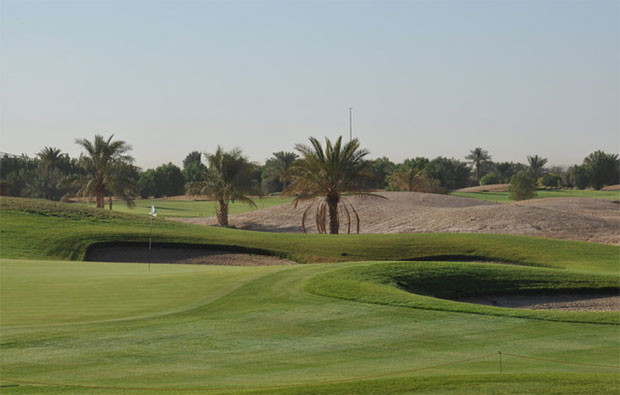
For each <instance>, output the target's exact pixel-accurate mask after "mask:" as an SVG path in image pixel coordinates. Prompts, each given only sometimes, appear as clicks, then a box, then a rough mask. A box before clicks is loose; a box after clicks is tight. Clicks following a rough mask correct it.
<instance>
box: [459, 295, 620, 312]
mask: <svg viewBox="0 0 620 395" xmlns="http://www.w3.org/2000/svg"><path fill="white" fill-rule="evenodd" d="M457 301H458V302H466V303H476V304H483V305H487V306H496V307H512V308H519V309H533V310H566V311H620V296H618V295H613V296H609V295H607V296H606V295H601V294H580V295H574V294H555V295H511V296H485V297H476V298H460V299H458V300H457Z"/></svg>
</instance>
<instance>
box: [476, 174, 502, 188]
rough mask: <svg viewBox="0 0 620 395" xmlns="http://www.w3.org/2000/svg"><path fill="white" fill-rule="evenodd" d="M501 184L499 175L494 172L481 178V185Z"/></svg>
mask: <svg viewBox="0 0 620 395" xmlns="http://www.w3.org/2000/svg"><path fill="white" fill-rule="evenodd" d="M492 184H499V177H498V176H497V175H496V174H494V173H489V174H487V175H486V176H484V177H482V178H481V179H480V185H492Z"/></svg>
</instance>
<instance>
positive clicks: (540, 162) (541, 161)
mask: <svg viewBox="0 0 620 395" xmlns="http://www.w3.org/2000/svg"><path fill="white" fill-rule="evenodd" d="M527 163H529V165H530V169H529V170H530V173H532V175H533V176H534V181H538V179H539V178H540V176H542V173H543V169H544V167H545V165H546V164H547V158H543V157H542V156H538V155H534V156H528V157H527Z"/></svg>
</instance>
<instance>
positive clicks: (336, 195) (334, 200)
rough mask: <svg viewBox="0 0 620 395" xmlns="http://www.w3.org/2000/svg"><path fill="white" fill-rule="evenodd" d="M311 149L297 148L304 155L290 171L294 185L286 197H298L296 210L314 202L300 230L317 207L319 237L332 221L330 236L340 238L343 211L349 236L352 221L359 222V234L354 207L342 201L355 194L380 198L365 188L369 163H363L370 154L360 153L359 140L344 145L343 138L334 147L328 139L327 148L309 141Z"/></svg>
mask: <svg viewBox="0 0 620 395" xmlns="http://www.w3.org/2000/svg"><path fill="white" fill-rule="evenodd" d="M310 143H311V145H310V146H307V145H303V144H297V145H296V146H295V149H296V150H297V151H299V153H300V154H301V156H302V157H301V159H300V160H298V161H297V162H295V164H294V165H293V166H292V167H291V170H292V176H291V179H292V183H291V185H290V187H289V188H288V189H287V191H286V194H287V195H289V196H295V201H294V203H295V206H297V205H298V204H299V203H300V202H302V201H307V200H312V203H311V204H310V205H308V207H307V208H306V210H305V211H304V213H303V215H302V219H301V226H302V228H303V230H304V232H305V231H306V227H305V221H306V217H307V215H308V213H309V211H310V209H311V208H312V207H313V206H314V205H315V203H317V198H320V199H319V200H318V204H317V206H316V217H315V218H316V226H317V229H318V231H319V233H327V226H326V225H327V224H326V222H327V220H328V219H329V233H331V234H337V233H338V232H339V229H340V211H339V208H340V209H342V212H344V214H345V215H346V218H347V221H348V225H347V233H351V217H352V215H353V216H354V217H355V220H356V222H357V233H359V228H360V226H359V224H360V221H359V215H358V213H357V211H356V210H355V207H353V205H351V204H350V203H349V204H347V203H345V202H343V201H342V200H341V197H342V195H343V194H345V193H346V194H355V195H362V196H375V197H382V196H379V195H373V194H370V193H368V192H366V191H367V189H366V188H365V186H364V181H365V178H367V177H368V176H369V175H368V173H367V170H368V166H369V163H370V162H368V161H365V160H364V157H365V156H366V155H368V151H367V150H365V149H360V148H359V147H360V143H359V140H358V139H353V140H351V141H349V142H348V143H346V144H344V145H343V144H342V136H340V137H339V138H338V140H336V142H335V143H334V144H332V142H331V141H330V140H329V139H328V138H325V148H323V146H322V145H321V143H320V142H319V140H317V139H316V138H314V137H310Z"/></svg>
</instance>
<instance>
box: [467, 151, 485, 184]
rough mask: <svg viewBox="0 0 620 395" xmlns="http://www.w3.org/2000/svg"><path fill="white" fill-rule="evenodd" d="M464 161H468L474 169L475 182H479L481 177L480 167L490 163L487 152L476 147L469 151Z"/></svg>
mask: <svg viewBox="0 0 620 395" xmlns="http://www.w3.org/2000/svg"><path fill="white" fill-rule="evenodd" d="M465 159H468V160H469V161H470V162H471V164H472V166H473V167H474V168H475V169H476V181H478V182H480V177H482V166H483V165H484V164H485V163H488V162H490V161H491V155H489V151H487V150H483V149H482V148H480V147H476V148H474V149H473V150H471V151H469V155H467V156H466V157H465Z"/></svg>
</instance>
